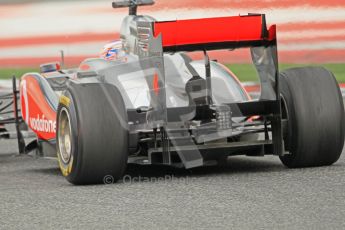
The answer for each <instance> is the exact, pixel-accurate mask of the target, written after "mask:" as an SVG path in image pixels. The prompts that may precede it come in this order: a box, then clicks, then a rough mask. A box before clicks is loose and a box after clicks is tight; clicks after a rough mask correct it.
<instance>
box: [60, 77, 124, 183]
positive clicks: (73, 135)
mask: <svg viewBox="0 0 345 230" xmlns="http://www.w3.org/2000/svg"><path fill="white" fill-rule="evenodd" d="M127 124H128V122H127V112H126V109H125V105H124V102H123V99H122V96H121V94H120V92H119V90H118V89H117V88H116V87H115V86H113V85H109V84H101V83H89V84H75V83H73V82H70V84H69V86H68V88H67V90H66V92H65V93H64V94H63V95H62V96H61V97H60V103H59V106H58V110H57V135H56V143H57V145H56V146H57V155H58V160H59V166H60V169H61V172H62V174H63V175H64V176H65V177H66V179H67V180H68V181H69V182H70V183H72V184H77V185H82V184H97V183H106V184H109V183H114V182H116V181H117V180H118V179H120V178H121V176H122V175H123V173H124V170H125V168H126V165H127V158H128V129H127Z"/></svg>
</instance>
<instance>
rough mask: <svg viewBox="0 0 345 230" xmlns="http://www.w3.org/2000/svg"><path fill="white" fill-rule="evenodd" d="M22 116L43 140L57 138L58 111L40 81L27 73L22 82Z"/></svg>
mask: <svg viewBox="0 0 345 230" xmlns="http://www.w3.org/2000/svg"><path fill="white" fill-rule="evenodd" d="M20 102H21V111H22V117H23V119H24V120H25V122H26V124H28V126H29V127H30V128H31V129H32V130H33V131H34V132H35V133H36V134H37V137H38V138H40V139H43V140H51V139H55V135H56V111H55V109H54V108H53V107H52V106H51V105H50V104H49V102H48V101H47V98H46V95H44V93H43V91H42V88H41V86H40V83H39V82H38V80H37V78H36V77H35V76H33V75H30V74H28V75H25V76H24V77H22V79H21V83H20Z"/></svg>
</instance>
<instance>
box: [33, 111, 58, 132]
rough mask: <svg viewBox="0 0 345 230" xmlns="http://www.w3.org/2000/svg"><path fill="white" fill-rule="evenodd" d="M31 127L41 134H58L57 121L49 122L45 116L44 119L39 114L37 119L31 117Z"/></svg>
mask: <svg viewBox="0 0 345 230" xmlns="http://www.w3.org/2000/svg"><path fill="white" fill-rule="evenodd" d="M30 127H31V128H32V129H33V130H36V131H39V132H46V133H56V121H52V120H47V119H45V117H44V115H43V116H42V118H40V115H39V114H37V118H31V117H30Z"/></svg>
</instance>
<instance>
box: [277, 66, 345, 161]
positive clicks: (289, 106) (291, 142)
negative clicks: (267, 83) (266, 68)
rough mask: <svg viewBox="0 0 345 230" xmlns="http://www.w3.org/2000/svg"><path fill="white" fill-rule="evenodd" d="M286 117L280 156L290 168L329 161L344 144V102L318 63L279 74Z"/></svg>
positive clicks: (333, 81) (331, 79)
mask: <svg viewBox="0 0 345 230" xmlns="http://www.w3.org/2000/svg"><path fill="white" fill-rule="evenodd" d="M280 83H281V84H280V85H281V94H282V98H283V103H282V104H283V106H284V108H283V111H286V114H285V115H286V117H287V119H288V132H287V135H286V137H285V138H284V141H285V148H286V149H287V150H288V151H289V152H290V154H288V155H284V156H282V157H281V158H280V159H281V161H282V162H283V164H284V165H286V166H287V167H290V168H298V167H312V166H325V165H331V164H333V163H334V162H336V161H337V160H338V159H339V157H340V154H341V152H342V149H343V145H344V130H345V117H344V104H343V99H342V96H341V93H340V90H339V86H338V84H337V81H336V80H335V78H334V76H333V74H332V73H331V72H329V71H328V70H326V69H324V68H320V67H306V68H294V69H289V70H286V71H284V72H282V73H281V75H280Z"/></svg>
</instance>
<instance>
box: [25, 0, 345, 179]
mask: <svg viewBox="0 0 345 230" xmlns="http://www.w3.org/2000/svg"><path fill="white" fill-rule="evenodd" d="M153 3H154V2H153V1H152V0H136V1H129V0H126V1H125V0H123V1H114V2H113V7H114V8H119V7H128V8H129V15H128V16H127V17H126V18H125V19H124V21H123V24H122V27H121V40H120V43H119V42H117V43H116V45H117V46H118V47H117V48H113V47H112V46H109V47H108V48H107V49H106V50H105V54H104V57H103V58H92V59H87V60H85V61H83V62H82V63H81V64H80V66H79V68H78V69H77V70H75V71H73V70H61V69H60V67H59V65H58V64H57V63H56V64H55V63H53V64H46V65H42V66H41V73H29V74H25V75H24V76H23V77H22V78H21V82H20V101H21V113H22V118H23V120H24V121H25V122H26V123H27V125H28V126H29V127H30V128H31V129H32V130H33V131H34V132H35V133H36V135H37V140H38V143H39V147H40V148H39V149H40V150H41V153H42V154H46V153H48V152H49V148H50V149H51V151H52V152H53V153H54V154H56V152H57V157H58V161H59V165H60V169H61V171H62V174H63V175H64V176H65V177H66V179H67V180H68V181H69V182H71V183H73V184H93V183H102V182H103V180H104V178H107V180H109V178H111V180H112V181H113V182H115V181H116V180H118V179H119V178H121V176H122V175H123V173H124V170H125V168H126V165H127V163H137V164H163V165H171V166H177V167H185V168H194V167H200V166H206V165H211V164H216V163H222V162H224V161H226V159H227V157H228V156H233V155H247V156H264V155H276V156H279V157H280V159H281V161H282V162H283V164H284V165H286V166H287V167H290V168H297V167H311V166H325V165H331V164H333V163H334V162H336V161H337V160H338V158H339V157H340V154H341V152H342V149H343V144H344V128H345V117H344V107H343V102H342V97H341V94H340V89H339V87H338V85H337V82H336V80H335V78H334V76H333V74H332V73H330V72H329V71H327V70H326V69H324V68H321V67H306V68H294V69H289V70H286V71H284V72H281V73H279V71H278V58H277V39H276V27H275V25H273V26H271V27H269V28H267V26H266V20H265V15H262V14H249V15H245V16H235V17H220V18H203V19H190V20H175V21H163V22H160V21H156V20H155V19H154V18H152V17H150V16H139V15H137V7H138V6H143V5H152V4H153ZM119 44H120V45H119ZM239 48H250V53H251V56H252V61H253V64H254V66H255V67H256V70H257V73H258V76H259V79H260V83H261V95H260V97H259V98H258V99H257V100H252V99H251V98H250V97H249V95H248V93H247V92H246V90H245V89H244V88H243V87H242V85H241V83H240V82H239V81H238V79H237V78H236V76H235V75H234V74H233V73H232V72H231V71H229V70H228V69H227V68H226V67H225V66H224V65H222V64H220V63H219V62H217V61H211V60H210V58H209V55H208V51H210V50H233V49H239ZM194 51H201V52H203V54H204V59H203V60H193V59H192V58H190V52H194ZM229 52H230V51H229Z"/></svg>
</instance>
